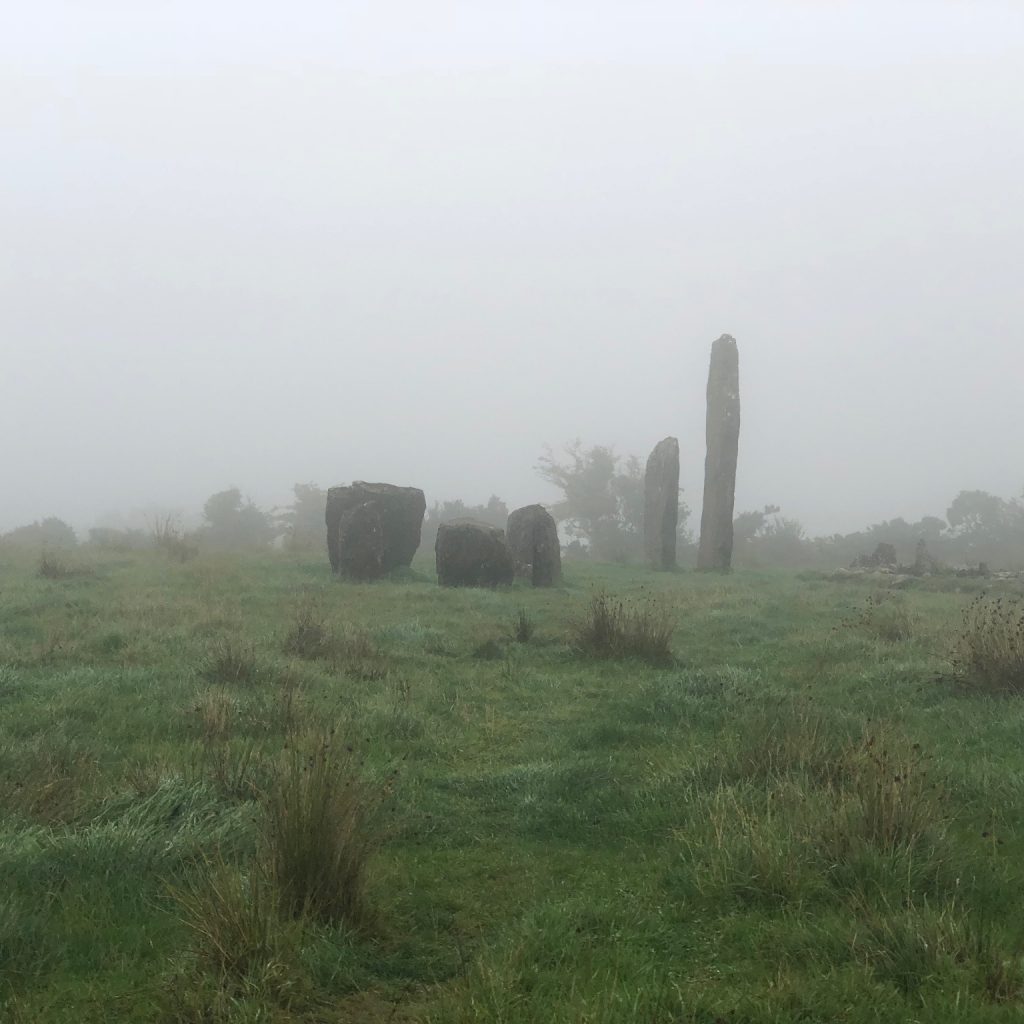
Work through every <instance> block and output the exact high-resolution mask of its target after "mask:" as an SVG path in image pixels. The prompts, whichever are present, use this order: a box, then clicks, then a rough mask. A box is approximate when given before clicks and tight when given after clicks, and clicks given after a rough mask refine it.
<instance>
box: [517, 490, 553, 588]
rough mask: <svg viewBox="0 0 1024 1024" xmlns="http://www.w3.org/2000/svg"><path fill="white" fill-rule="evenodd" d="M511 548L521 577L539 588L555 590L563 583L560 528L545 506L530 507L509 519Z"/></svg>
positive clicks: (520, 510) (519, 509)
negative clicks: (554, 587)
mask: <svg viewBox="0 0 1024 1024" xmlns="http://www.w3.org/2000/svg"><path fill="white" fill-rule="evenodd" d="M508 547H509V550H510V551H511V552H512V561H513V563H514V564H515V572H516V575H517V576H523V577H526V578H528V579H529V580H530V582H531V583H532V584H533V585H534V586H535V587H553V586H557V585H558V583H559V582H561V579H562V549H561V545H560V544H559V543H558V526H557V525H556V524H555V520H554V519H553V518H552V516H551V513H550V512H548V510H547V509H546V508H545V507H544V506H543V505H526V506H524V507H523V508H517V509H516V510H515V511H514V512H512V513H511V514H510V515H509V517H508Z"/></svg>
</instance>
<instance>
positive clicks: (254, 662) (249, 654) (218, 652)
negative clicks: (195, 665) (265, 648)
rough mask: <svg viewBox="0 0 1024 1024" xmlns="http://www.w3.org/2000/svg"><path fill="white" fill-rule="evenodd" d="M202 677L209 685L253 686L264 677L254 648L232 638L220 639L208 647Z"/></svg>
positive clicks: (261, 664) (264, 673) (262, 668)
mask: <svg viewBox="0 0 1024 1024" xmlns="http://www.w3.org/2000/svg"><path fill="white" fill-rule="evenodd" d="M202 674H203V676H204V677H205V678H206V679H207V680H208V681H209V682H211V683H224V684H227V685H232V686H255V685H256V684H257V683H259V682H261V681H262V680H263V678H264V676H265V675H266V671H265V666H264V665H263V663H262V662H261V661H260V658H259V656H258V655H257V654H256V648H255V647H254V646H253V645H252V644H247V643H245V642H244V641H242V640H238V639H236V638H234V637H222V638H220V639H219V640H217V641H215V642H214V643H213V644H211V645H210V648H209V650H208V651H207V655H206V663H205V664H204V665H203V669H202Z"/></svg>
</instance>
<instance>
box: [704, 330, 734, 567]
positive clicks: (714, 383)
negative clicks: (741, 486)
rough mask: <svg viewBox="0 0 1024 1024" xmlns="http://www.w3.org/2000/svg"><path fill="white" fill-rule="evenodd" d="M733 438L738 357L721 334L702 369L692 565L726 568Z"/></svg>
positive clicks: (729, 555)
mask: <svg viewBox="0 0 1024 1024" xmlns="http://www.w3.org/2000/svg"><path fill="white" fill-rule="evenodd" d="M739 440H740V357H739V352H738V350H737V348H736V339H735V338H733V337H731V336H730V335H728V334H723V335H722V336H721V337H720V338H719V339H718V341H716V342H715V343H714V345H712V346H711V368H710V371H709V373H708V419H707V444H708V453H707V458H706V459H705V460H704V508H703V511H702V513H701V517H700V551H699V552H698V554H697V568H698V569H719V570H727V569H729V568H731V566H732V516H733V506H734V504H735V500H736V457H737V454H738V451H739Z"/></svg>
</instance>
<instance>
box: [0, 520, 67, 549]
mask: <svg viewBox="0 0 1024 1024" xmlns="http://www.w3.org/2000/svg"><path fill="white" fill-rule="evenodd" d="M0 540H3V541H5V542H7V543H8V544H17V545H19V546H25V547H28V546H32V547H46V548H73V547H75V546H76V545H77V544H78V538H77V537H76V536H75V531H74V530H73V529H72V528H71V527H70V526H68V524H67V523H65V522H64V520H63V519H57V518H56V516H50V517H48V518H46V519H44V520H43V521H42V522H35V523H28V524H26V525H25V526H18V527H16V528H15V529H13V530H11V531H10V532H9V533H5V534H3V536H2V537H0Z"/></svg>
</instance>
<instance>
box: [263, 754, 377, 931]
mask: <svg viewBox="0 0 1024 1024" xmlns="http://www.w3.org/2000/svg"><path fill="white" fill-rule="evenodd" d="M386 794H387V787H384V788H383V789H380V788H376V787H373V786H371V785H370V784H369V783H367V782H366V781H365V779H364V778H363V775H362V764H361V761H360V758H359V757H358V756H357V755H356V754H355V752H354V750H353V748H352V747H350V746H345V745H343V744H341V743H340V742H339V741H338V740H337V739H336V738H335V737H334V736H333V735H331V734H318V735H313V736H310V737H305V738H303V739H301V740H299V741H298V742H297V743H295V744H293V745H291V746H290V747H289V748H288V749H286V750H285V751H284V752H283V754H282V757H281V761H280V763H279V765H278V770H277V773H276V777H275V779H274V781H273V783H272V784H271V786H270V787H269V788H268V790H267V792H266V794H265V796H264V799H263V805H264V812H265V815H266V817H265V857H266V864H267V874H268V877H269V878H270V880H271V883H272V885H273V888H274V891H275V893H276V894H277V899H278V901H279V907H280V910H281V913H282V914H283V915H284V916H286V917H292V918H297V917H304V916H308V917H311V918H314V919H317V920H321V921H330V922H338V921H343V922H345V923H347V924H349V925H351V926H353V927H357V928H359V927H365V926H367V925H368V924H369V923H370V922H371V921H372V919H373V914H372V912H371V908H370V905H369V902H368V900H367V895H366V878H367V869H368V867H369V863H370V860H371V858H372V856H373V854H374V853H375V852H376V850H377V848H378V846H379V844H380V842H381V838H382V837H381V833H380V830H379V828H378V811H379V809H380V806H381V804H382V802H383V799H384V798H385V796H386Z"/></svg>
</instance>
